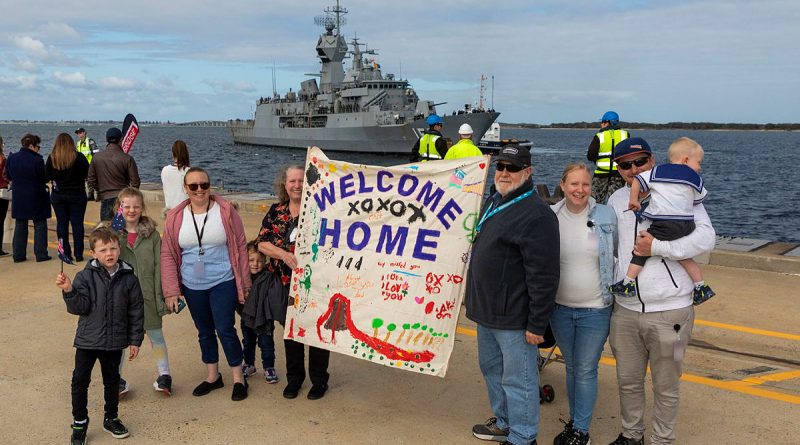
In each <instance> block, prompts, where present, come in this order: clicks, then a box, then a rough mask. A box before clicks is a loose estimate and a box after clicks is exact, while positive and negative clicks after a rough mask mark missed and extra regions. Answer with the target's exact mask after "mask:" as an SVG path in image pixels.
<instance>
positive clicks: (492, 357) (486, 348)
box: [466, 145, 560, 445]
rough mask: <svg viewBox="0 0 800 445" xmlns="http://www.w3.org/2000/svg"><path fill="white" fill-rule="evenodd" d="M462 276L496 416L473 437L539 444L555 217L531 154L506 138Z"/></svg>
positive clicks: (554, 270) (555, 259)
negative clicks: (537, 185) (536, 181)
mask: <svg viewBox="0 0 800 445" xmlns="http://www.w3.org/2000/svg"><path fill="white" fill-rule="evenodd" d="M496 161H497V166H496V170H495V176H494V186H495V189H496V190H497V192H496V193H495V194H494V195H493V196H492V197H490V198H489V199H488V200H487V202H486V204H485V205H484V208H483V210H482V212H481V217H480V219H479V220H478V225H477V227H476V231H477V235H476V237H475V243H474V245H473V247H472V257H471V259H470V264H469V274H468V278H467V291H466V292H467V294H466V308H467V317H468V318H469V319H470V320H472V321H474V322H476V323H477V324H478V359H479V362H480V367H481V372H482V373H483V376H484V379H485V380H486V387H487V389H488V390H489V402H490V403H491V405H492V411H493V413H494V417H492V418H490V419H489V420H488V421H487V422H486V423H485V424H478V425H475V426H474V427H473V428H472V433H473V435H475V437H477V438H478V439H483V440H493V441H499V442H501V441H504V442H503V443H507V444H514V445H528V444H531V443H536V434H537V432H538V426H539V369H538V367H537V358H538V356H539V351H538V350H537V346H536V345H538V344H539V343H542V342H543V341H544V333H545V329H546V328H547V324H548V320H549V319H550V313H551V312H552V310H553V306H554V301H555V296H556V291H557V290H558V278H559V267H560V266H559V246H560V243H559V234H558V220H557V219H556V216H555V214H554V213H553V212H552V211H551V210H550V208H549V207H548V206H547V205H546V204H545V203H544V202H542V200H541V199H539V197H538V196H537V195H536V194H535V193H534V192H533V183H532V181H531V171H532V168H531V155H530V152H529V151H528V149H527V148H524V147H518V146H514V145H509V146H506V147H505V148H503V150H502V151H501V152H500V154H499V155H498V156H497V157H496Z"/></svg>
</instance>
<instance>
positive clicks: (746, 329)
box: [694, 320, 800, 341]
mask: <svg viewBox="0 0 800 445" xmlns="http://www.w3.org/2000/svg"><path fill="white" fill-rule="evenodd" d="M694 324H697V325H700V326H710V327H713V328H720V329H728V330H731V331H738V332H745V333H748V334H755V335H763V336H766V337H775V338H782V339H784V340H795V341H800V335H796V334H788V333H786V332H777V331H768V330H766V329H757V328H749V327H747V326H739V325H735V324H727V323H720V322H718V321H708V320H695V321H694Z"/></svg>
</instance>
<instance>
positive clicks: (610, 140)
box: [594, 128, 630, 175]
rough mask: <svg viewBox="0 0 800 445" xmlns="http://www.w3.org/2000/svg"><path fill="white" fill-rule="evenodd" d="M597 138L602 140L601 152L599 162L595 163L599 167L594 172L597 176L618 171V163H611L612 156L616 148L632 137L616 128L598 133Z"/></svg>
mask: <svg viewBox="0 0 800 445" xmlns="http://www.w3.org/2000/svg"><path fill="white" fill-rule="evenodd" d="M595 136H597V139H599V140H600V150H598V152H597V161H596V162H595V165H597V168H596V169H595V171H594V172H595V174H598V173H599V174H601V175H605V174H608V173H610V172H612V171H616V170H617V163H616V162H612V161H611V156H613V154H614V146H616V145H617V144H619V143H620V142H622V141H624V140H625V139H628V138H629V137H630V135H629V134H628V132H627V131H626V130H621V129H619V128H615V129H609V130H604V131H598V132H597V134H596V135H595Z"/></svg>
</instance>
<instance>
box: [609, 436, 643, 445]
mask: <svg viewBox="0 0 800 445" xmlns="http://www.w3.org/2000/svg"><path fill="white" fill-rule="evenodd" d="M608 445H644V439H639V440H636V439H628V438H627V437H625V436H623V435H622V434H620V435H619V437H617V440H615V441H613V442H611V443H610V444H608Z"/></svg>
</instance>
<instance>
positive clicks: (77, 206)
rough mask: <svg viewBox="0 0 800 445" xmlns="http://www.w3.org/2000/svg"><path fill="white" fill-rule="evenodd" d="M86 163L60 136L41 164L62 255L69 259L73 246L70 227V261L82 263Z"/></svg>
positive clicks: (70, 142) (69, 138) (69, 141)
mask: <svg viewBox="0 0 800 445" xmlns="http://www.w3.org/2000/svg"><path fill="white" fill-rule="evenodd" d="M88 174H89V162H88V161H87V160H86V157H85V156H84V155H83V154H81V153H79V152H78V150H77V149H76V148H75V142H74V141H73V140H72V136H70V135H69V134H67V133H61V134H59V135H58V136H57V137H56V142H55V145H53V151H52V152H51V153H50V156H48V157H47V162H46V163H45V175H46V176H47V180H48V181H50V182H52V187H51V191H50V202H51V203H52V204H53V211H54V212H55V214H56V234H57V235H58V238H59V239H61V240H62V242H63V246H64V255H65V256H66V257H67V258H70V259H73V256H72V254H73V248H72V247H73V246H71V245H70V243H69V227H70V225H71V226H72V239H73V242H74V253H75V257H74V259H75V260H77V261H83V234H84V231H83V217H84V215H85V214H86V189H85V186H84V183H85V182H86V176H87V175H88Z"/></svg>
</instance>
